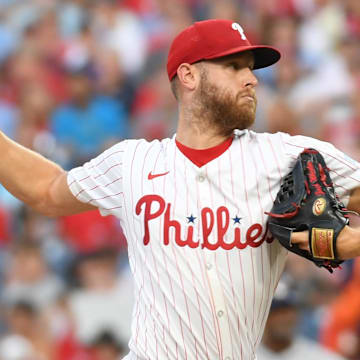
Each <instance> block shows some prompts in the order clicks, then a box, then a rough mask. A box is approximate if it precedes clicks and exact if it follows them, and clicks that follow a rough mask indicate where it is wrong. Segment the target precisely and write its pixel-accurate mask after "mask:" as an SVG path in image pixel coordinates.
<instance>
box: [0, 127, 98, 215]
mask: <svg viewBox="0 0 360 360" xmlns="http://www.w3.org/2000/svg"><path fill="white" fill-rule="evenodd" d="M0 183H1V184H2V185H3V186H4V187H5V188H6V189H7V190H8V191H9V192H10V193H11V194H13V195H14V196H15V197H16V198H18V199H19V200H21V201H23V202H24V203H26V204H27V205H29V206H30V207H32V208H33V209H34V210H36V211H37V212H39V213H41V214H43V215H46V216H51V217H56V216H63V215H70V214H76V213H80V212H84V211H88V210H93V209H96V207H94V206H92V205H90V204H85V203H82V202H81V201H79V200H77V198H76V197H75V196H74V195H72V193H71V191H70V189H69V186H68V184H67V172H66V171H65V170H63V169H62V168H61V167H60V166H58V165H57V164H55V163H54V162H52V161H50V160H48V159H46V158H44V157H43V156H41V155H40V154H38V153H36V152H34V151H32V150H30V149H27V148H25V147H23V146H21V145H20V144H18V143H16V142H15V141H13V140H11V139H9V138H8V137H7V136H5V135H4V134H3V133H2V132H0Z"/></svg>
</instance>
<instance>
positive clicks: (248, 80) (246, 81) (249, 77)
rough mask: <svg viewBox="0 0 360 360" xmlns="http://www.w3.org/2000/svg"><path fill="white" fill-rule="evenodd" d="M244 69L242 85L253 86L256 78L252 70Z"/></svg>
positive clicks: (255, 83)
mask: <svg viewBox="0 0 360 360" xmlns="http://www.w3.org/2000/svg"><path fill="white" fill-rule="evenodd" d="M244 71H245V73H244V77H243V86H244V87H251V88H253V87H255V86H256V85H257V84H258V79H257V77H256V76H255V75H254V73H253V71H252V70H251V69H250V68H246V69H244Z"/></svg>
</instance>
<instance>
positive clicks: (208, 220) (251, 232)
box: [135, 195, 273, 250]
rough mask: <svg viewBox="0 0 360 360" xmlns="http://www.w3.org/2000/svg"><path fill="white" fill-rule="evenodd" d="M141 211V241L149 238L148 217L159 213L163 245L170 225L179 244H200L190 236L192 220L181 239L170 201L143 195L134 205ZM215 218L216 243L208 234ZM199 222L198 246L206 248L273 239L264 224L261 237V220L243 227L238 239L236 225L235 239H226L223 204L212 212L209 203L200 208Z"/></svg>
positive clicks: (227, 221) (227, 247) (241, 245)
mask: <svg viewBox="0 0 360 360" xmlns="http://www.w3.org/2000/svg"><path fill="white" fill-rule="evenodd" d="M142 212H143V213H144V239H143V241H144V245H148V244H149V242H150V230H149V223H150V221H152V220H154V219H156V218H158V217H160V216H161V215H164V217H163V223H164V228H163V236H164V245H169V243H170V236H169V233H170V228H173V229H174V232H175V242H176V244H177V245H178V246H181V247H184V246H189V247H191V248H193V249H194V248H197V247H199V246H200V243H199V242H197V241H194V239H193V235H194V227H193V225H191V224H188V225H187V236H186V239H185V240H183V239H181V223H180V222H179V221H177V220H175V219H171V218H170V212H171V204H166V202H165V200H164V199H163V198H162V197H161V196H159V195H146V196H143V197H142V198H141V199H140V200H139V201H138V202H137V204H136V207H135V213H136V215H140V214H141V213H142ZM215 222H216V227H217V237H216V238H217V241H216V242H215V243H211V242H210V240H209V237H210V235H211V234H212V231H213V229H214V225H215ZM201 225H202V233H203V243H202V244H201V247H202V248H206V249H209V250H216V249H218V248H219V247H221V248H222V249H224V250H231V249H233V248H237V249H244V248H246V246H251V247H253V248H256V247H259V246H260V245H261V244H262V243H263V242H264V241H266V242H268V243H271V242H272V241H273V238H272V237H267V228H266V229H265V232H264V235H263V236H262V237H261V234H262V233H263V227H262V226H261V225H260V224H253V225H251V226H250V227H249V228H248V229H247V231H246V235H245V240H246V241H245V242H241V230H240V228H239V227H235V228H234V230H233V231H234V241H233V242H232V243H226V242H225V235H226V233H227V232H228V229H229V225H230V213H229V210H228V209H227V208H226V207H225V206H220V207H219V208H218V209H217V210H216V213H214V211H213V210H212V209H210V208H208V207H205V208H203V209H202V210H201Z"/></svg>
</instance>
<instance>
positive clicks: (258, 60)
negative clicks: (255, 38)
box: [205, 45, 281, 70]
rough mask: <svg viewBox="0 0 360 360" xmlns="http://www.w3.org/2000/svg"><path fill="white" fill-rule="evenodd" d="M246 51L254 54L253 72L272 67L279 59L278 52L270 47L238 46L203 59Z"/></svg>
mask: <svg viewBox="0 0 360 360" xmlns="http://www.w3.org/2000/svg"><path fill="white" fill-rule="evenodd" d="M248 50H251V51H252V52H253V53H254V60H255V63H254V70H256V69H261V68H264V67H267V66H270V65H273V64H275V63H276V62H278V61H279V60H280V58H281V54H280V52H279V51H278V50H276V49H275V48H273V47H271V46H264V45H250V46H240V47H238V48H233V49H230V50H227V51H224V52H222V53H218V54H216V55H212V56H208V57H206V58H205V59H206V60H211V59H217V58H220V57H224V56H227V55H233V54H238V53H242V52H244V51H248Z"/></svg>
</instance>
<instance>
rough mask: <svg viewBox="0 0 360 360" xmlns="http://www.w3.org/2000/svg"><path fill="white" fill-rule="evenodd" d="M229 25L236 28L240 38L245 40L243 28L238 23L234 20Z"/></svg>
mask: <svg viewBox="0 0 360 360" xmlns="http://www.w3.org/2000/svg"><path fill="white" fill-rule="evenodd" d="M231 27H232V28H233V30H236V31H238V32H239V34H240V35H241V38H242V39H243V40H246V36H245V33H244V29H243V28H242V27H241V25H240V24H238V23H235V22H234V23H232V25H231Z"/></svg>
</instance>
